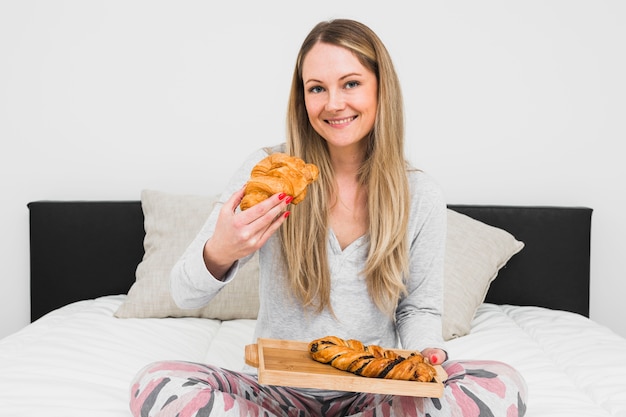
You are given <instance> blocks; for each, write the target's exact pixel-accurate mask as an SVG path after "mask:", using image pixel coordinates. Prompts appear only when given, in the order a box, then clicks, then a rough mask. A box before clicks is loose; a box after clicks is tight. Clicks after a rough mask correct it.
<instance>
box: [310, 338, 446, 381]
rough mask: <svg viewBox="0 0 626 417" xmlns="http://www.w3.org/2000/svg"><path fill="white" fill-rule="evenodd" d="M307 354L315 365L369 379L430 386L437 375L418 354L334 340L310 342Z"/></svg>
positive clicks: (322, 339) (351, 340)
mask: <svg viewBox="0 0 626 417" xmlns="http://www.w3.org/2000/svg"><path fill="white" fill-rule="evenodd" d="M309 353H310V354H311V357H312V358H313V359H314V360H316V361H318V362H321V363H325V364H329V365H331V366H333V367H334V368H337V369H340V370H342V371H348V372H352V373H353V374H356V375H360V376H365V377H370V378H385V379H400V380H404V381H420V382H432V381H433V380H434V378H435V376H436V375H437V371H436V370H435V368H434V367H433V366H432V365H431V364H430V363H428V362H427V361H426V360H425V359H424V356H422V354H421V353H419V352H413V353H411V354H410V355H407V356H406V357H404V356H401V355H399V354H398V353H396V352H394V351H393V350H390V349H384V348H381V347H380V346H377V345H367V346H366V345H364V344H363V343H361V342H360V341H358V340H354V339H348V340H344V339H341V338H339V337H337V336H327V337H323V338H321V339H316V340H313V341H312V342H311V343H309Z"/></svg>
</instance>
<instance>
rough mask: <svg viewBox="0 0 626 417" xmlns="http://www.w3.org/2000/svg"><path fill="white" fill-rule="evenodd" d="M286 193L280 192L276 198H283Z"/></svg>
mask: <svg viewBox="0 0 626 417" xmlns="http://www.w3.org/2000/svg"><path fill="white" fill-rule="evenodd" d="M286 195H287V194H285V193H280V194H278V199H279V200H282V199H283V198H285V196H286Z"/></svg>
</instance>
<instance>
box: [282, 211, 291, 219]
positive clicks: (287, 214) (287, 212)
mask: <svg viewBox="0 0 626 417" xmlns="http://www.w3.org/2000/svg"><path fill="white" fill-rule="evenodd" d="M289 213H291V212H290V211H286V212H285V214H283V217H284V218H285V219H286V218H287V217H289Z"/></svg>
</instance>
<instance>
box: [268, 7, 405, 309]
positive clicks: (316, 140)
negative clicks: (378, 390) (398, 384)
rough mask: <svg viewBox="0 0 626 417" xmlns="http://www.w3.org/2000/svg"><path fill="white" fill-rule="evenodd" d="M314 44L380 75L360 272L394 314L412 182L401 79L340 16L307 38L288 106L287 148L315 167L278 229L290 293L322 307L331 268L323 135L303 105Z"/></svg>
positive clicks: (372, 37) (366, 170) (365, 178)
mask: <svg viewBox="0 0 626 417" xmlns="http://www.w3.org/2000/svg"><path fill="white" fill-rule="evenodd" d="M318 42H324V43H328V44H332V45H337V46H341V47H344V48H347V49H348V50H350V51H352V52H353V53H354V54H355V56H356V57H357V58H358V59H359V61H360V62H361V64H362V65H364V66H365V67H366V68H368V69H369V70H371V71H372V72H373V73H374V74H375V75H376V78H377V80H378V108H377V114H376V122H375V123H374V127H373V129H372V131H371V132H370V134H369V137H368V138H367V140H368V146H367V154H366V159H365V162H364V163H363V166H362V168H361V171H360V173H359V181H360V183H361V186H362V187H363V188H364V189H365V190H367V196H368V197H367V198H368V201H367V207H368V219H369V222H368V223H369V230H368V234H369V241H370V248H369V253H368V258H367V263H366V265H365V266H364V270H363V273H364V275H365V277H366V282H367V288H368V291H369V294H370V297H371V298H372V300H373V301H374V303H375V304H376V305H377V306H378V308H379V309H380V310H381V311H383V312H385V313H387V314H389V315H393V312H394V311H395V308H396V306H397V302H398V300H399V298H400V297H401V296H402V294H403V293H404V292H405V291H406V288H405V285H404V279H403V278H404V276H405V274H406V273H407V271H408V242H407V236H406V230H407V224H408V218H409V186H408V180H407V172H406V169H407V164H406V161H405V157H404V115H403V104H402V95H401V90H400V83H399V81H398V77H397V75H396V72H395V69H394V67H393V63H392V61H391V58H390V56H389V53H388V51H387V49H386V48H385V46H384V45H383V43H382V41H381V40H380V39H379V38H378V36H377V35H376V34H375V33H374V32H373V31H372V30H371V29H370V28H368V27H367V26H365V25H364V24H362V23H359V22H356V21H353V20H347V19H337V20H332V21H327V22H321V23H319V24H317V25H316V26H315V27H314V28H313V30H312V31H311V32H310V33H309V35H308V36H307V37H306V39H305V40H304V42H303V44H302V47H301V48H300V52H299V54H298V57H297V61H296V66H295V69H294V73H293V79H292V85H291V93H290V97H289V104H288V111H287V152H288V153H290V154H292V155H295V156H298V157H300V158H302V159H304V160H305V161H307V162H310V163H314V164H315V165H317V166H318V168H319V169H320V175H319V178H318V180H317V181H315V182H314V183H313V184H311V185H310V186H309V189H308V191H307V197H306V198H305V199H304V201H303V202H301V203H300V204H298V205H297V206H292V207H290V210H291V211H292V213H293V215H292V216H290V217H289V219H288V220H287V221H286V222H285V223H284V224H283V226H282V227H281V232H280V237H281V242H282V252H283V255H284V257H285V260H286V270H287V275H288V277H289V282H290V285H291V289H292V292H293V293H294V295H295V296H296V297H297V298H298V299H299V300H300V301H301V302H302V303H303V304H304V305H305V306H307V307H311V308H313V309H314V310H315V311H317V312H321V311H322V310H323V309H325V308H327V309H329V310H330V311H331V312H332V306H331V305H330V285H331V284H330V270H329V265H328V259H327V253H326V252H327V251H326V244H327V238H328V235H327V233H328V224H329V207H330V199H331V197H332V196H333V195H334V193H335V181H334V173H333V169H332V167H331V165H330V162H329V161H330V158H329V154H328V148H327V145H326V141H325V140H324V139H323V138H322V137H321V136H320V135H319V134H318V133H317V132H316V131H315V130H314V129H313V127H312V126H311V124H310V122H309V119H308V115H307V111H306V108H305V104H304V86H303V81H302V63H303V60H304V58H305V56H306V54H307V53H308V52H309V51H310V50H311V48H312V47H313V46H314V45H315V44H316V43H318Z"/></svg>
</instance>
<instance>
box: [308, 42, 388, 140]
mask: <svg viewBox="0 0 626 417" xmlns="http://www.w3.org/2000/svg"><path fill="white" fill-rule="evenodd" d="M302 81H303V84H304V103H305V106H306V110H307V114H308V117H309V122H310V123H311V125H312V126H313V128H314V129H315V131H316V132H317V133H318V134H319V135H320V136H322V137H323V138H324V139H326V141H327V143H328V146H329V147H330V148H333V147H337V148H345V147H355V146H356V147H358V148H360V149H363V147H365V146H366V143H365V141H362V139H363V138H364V137H366V136H367V135H368V133H369V132H370V131H371V130H372V128H373V127H374V121H375V120H376V109H377V106H378V81H377V79H376V75H375V74H374V73H373V72H372V71H370V70H369V69H368V68H366V67H365V66H363V64H361V62H360V61H359V60H358V59H357V57H356V56H355V55H354V54H353V53H352V52H351V51H349V50H348V49H346V48H342V47H340V46H335V45H331V44H327V43H322V42H318V43H317V44H316V45H315V46H313V48H312V49H311V50H310V51H309V52H308V53H307V55H306V56H305V58H304V61H303V63H302Z"/></svg>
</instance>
